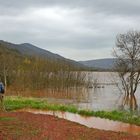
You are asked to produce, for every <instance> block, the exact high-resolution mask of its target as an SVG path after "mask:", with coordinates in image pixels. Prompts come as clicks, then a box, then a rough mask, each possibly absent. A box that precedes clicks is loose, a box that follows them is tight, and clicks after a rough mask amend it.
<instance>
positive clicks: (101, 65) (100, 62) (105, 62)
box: [79, 58, 116, 69]
mask: <svg viewBox="0 0 140 140" xmlns="http://www.w3.org/2000/svg"><path fill="white" fill-rule="evenodd" d="M115 61H116V59H115V58H105V59H96V60H88V61H79V63H81V64H83V65H85V66H87V67H90V68H97V69H112V68H113V66H114V63H115Z"/></svg>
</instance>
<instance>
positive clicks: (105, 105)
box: [48, 72, 140, 111]
mask: <svg viewBox="0 0 140 140" xmlns="http://www.w3.org/2000/svg"><path fill="white" fill-rule="evenodd" d="M87 77H89V78H90V79H91V81H92V85H90V86H89V87H88V88H86V89H85V88H77V89H71V91H69V92H68V93H63V95H62V96H61V97H60V98H57V99H56V98H49V99H48V101H49V102H55V103H63V104H73V105H76V106H77V107H78V108H80V109H90V110H96V111H97V110H114V109H118V108H119V107H120V105H121V102H122V98H123V94H122V93H121V91H122V90H120V88H119V87H120V85H121V82H120V80H119V77H118V76H117V73H114V72H89V73H87ZM93 84H94V86H93ZM139 92H140V88H139V87H138V90H137V92H136V98H137V103H138V106H139V104H140V94H139ZM56 94H57V93H56ZM61 94H62V93H61ZM65 96H66V97H67V98H64V97H65ZM69 96H70V97H71V98H69Z"/></svg>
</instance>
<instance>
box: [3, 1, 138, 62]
mask: <svg viewBox="0 0 140 140" xmlns="http://www.w3.org/2000/svg"><path fill="white" fill-rule="evenodd" d="M139 13H140V1H139V0H135V2H134V1H131V0H88V1H87V0H22V1H20V0H9V1H6V0H5V1H4V0H0V26H1V27H2V28H1V30H0V39H4V40H7V41H11V42H15V43H22V42H29V43H33V44H35V45H38V46H39V47H43V48H45V49H47V50H50V51H54V52H57V53H60V54H61V55H63V56H65V57H69V58H72V59H78V60H82V59H86V58H87V59H89V58H91V59H93V58H100V57H111V53H110V52H111V50H112V48H113V47H114V42H115V36H116V35H117V34H118V33H122V32H125V31H127V30H129V29H140V26H139V22H140V16H139ZM98 50H99V51H98ZM73 52H74V53H73ZM85 52H86V53H85Z"/></svg>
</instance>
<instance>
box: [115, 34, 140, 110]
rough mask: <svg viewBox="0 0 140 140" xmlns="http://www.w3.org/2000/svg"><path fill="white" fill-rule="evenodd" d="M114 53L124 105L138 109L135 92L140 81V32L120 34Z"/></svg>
mask: <svg viewBox="0 0 140 140" xmlns="http://www.w3.org/2000/svg"><path fill="white" fill-rule="evenodd" d="M114 55H115V56H116V58H117V62H116V69H117V71H118V74H119V77H120V79H121V82H122V87H123V91H124V93H125V97H124V100H123V105H129V107H130V109H131V110H136V109H137V107H138V106H137V101H136V98H135V93H136V90H137V88H138V84H139V83H140V32H139V31H129V32H127V33H124V34H120V35H118V36H117V39H116V48H115V49H114Z"/></svg>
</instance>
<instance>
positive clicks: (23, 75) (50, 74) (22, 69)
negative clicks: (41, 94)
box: [0, 44, 86, 91]
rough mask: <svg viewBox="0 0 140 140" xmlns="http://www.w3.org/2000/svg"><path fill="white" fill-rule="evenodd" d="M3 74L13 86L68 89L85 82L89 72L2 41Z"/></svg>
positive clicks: (19, 87)
mask: <svg viewBox="0 0 140 140" xmlns="http://www.w3.org/2000/svg"><path fill="white" fill-rule="evenodd" d="M0 57H1V59H0V64H1V65H0V78H1V80H2V81H3V82H4V84H5V86H6V88H7V87H12V89H14V90H22V91H25V90H27V89H28V90H41V89H55V90H59V89H65V88H70V87H79V86H83V85H85V84H86V75H85V74H84V73H83V72H82V71H79V69H78V68H76V67H75V66H73V65H72V64H70V63H68V62H65V61H60V60H49V59H43V58H41V57H36V56H25V55H22V54H20V53H19V52H18V51H17V50H13V49H9V48H6V47H5V46H3V45H2V44H0Z"/></svg>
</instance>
